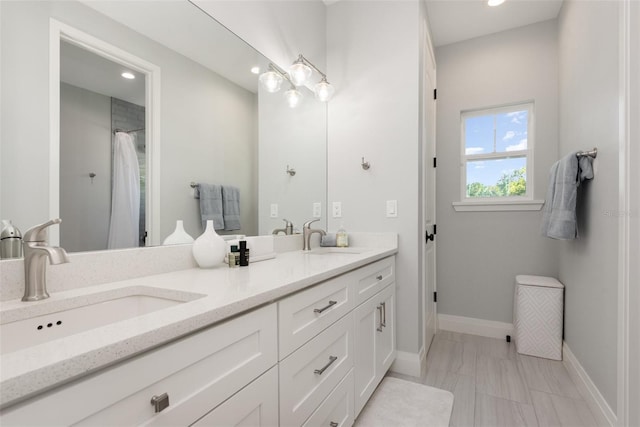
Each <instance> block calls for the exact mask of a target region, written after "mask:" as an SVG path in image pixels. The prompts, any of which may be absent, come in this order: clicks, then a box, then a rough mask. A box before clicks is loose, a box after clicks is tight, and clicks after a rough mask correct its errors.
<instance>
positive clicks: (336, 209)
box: [331, 202, 342, 218]
mask: <svg viewBox="0 0 640 427" xmlns="http://www.w3.org/2000/svg"><path fill="white" fill-rule="evenodd" d="M331 212H332V213H333V217H334V218H342V202H333V209H331Z"/></svg>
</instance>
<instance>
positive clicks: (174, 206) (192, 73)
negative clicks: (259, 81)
mask: <svg viewBox="0 0 640 427" xmlns="http://www.w3.org/2000/svg"><path fill="white" fill-rule="evenodd" d="M0 7H2V14H1V19H2V23H1V24H2V25H1V30H2V37H1V42H2V46H1V47H2V64H1V66H2V70H1V71H2V73H1V77H2V116H3V117H2V124H3V126H2V129H1V130H0V132H1V137H2V157H1V161H2V165H1V166H2V168H1V169H2V174H3V176H11V177H12V179H11V180H8V179H3V180H2V184H1V185H2V192H1V196H2V203H1V207H2V211H1V216H2V217H3V218H8V219H13V220H14V224H15V225H16V226H17V227H18V228H20V229H21V230H25V229H26V228H28V227H30V226H32V225H34V224H37V223H39V222H44V221H46V220H47V219H48V214H49V209H48V201H49V193H48V173H49V125H48V124H49V108H48V105H49V103H48V99H49V88H48V81H49V80H48V79H49V77H48V75H49V62H48V57H49V53H48V52H49V19H50V17H53V18H55V19H57V20H60V21H62V22H64V23H67V24H69V25H71V26H74V27H76V28H78V29H79V30H81V31H84V32H86V33H89V34H91V35H93V36H95V37H97V38H100V39H102V40H104V41H106V42H108V43H110V44H113V45H115V46H117V47H119V48H121V49H123V50H126V51H128V52H130V53H132V54H134V55H136V56H138V57H140V58H143V59H145V60H147V61H149V62H151V63H154V64H156V65H158V66H159V67H160V68H161V73H162V75H161V92H162V93H161V118H162V119H161V137H162V142H161V148H160V151H161V166H160V167H161V170H162V182H161V191H162V193H161V207H160V209H161V238H162V239H164V237H166V236H167V235H168V234H170V233H171V232H172V231H173V229H174V228H175V221H176V220H177V219H183V220H184V221H185V229H186V230H187V232H189V233H190V234H191V235H193V236H194V237H196V236H197V235H199V234H200V233H201V228H200V225H199V223H200V221H199V214H198V201H197V200H195V199H194V198H193V191H192V189H191V188H190V187H189V183H190V182H191V181H196V182H207V183H219V184H230V185H235V186H237V187H240V189H241V214H242V218H241V220H242V224H243V229H242V230H241V231H240V232H241V233H245V234H256V233H257V224H258V219H257V215H256V213H257V198H258V197H257V188H256V185H255V184H256V182H257V130H256V127H257V125H256V116H257V107H256V105H257V101H256V98H255V96H254V94H252V93H251V92H249V91H247V90H245V89H242V88H240V87H239V86H237V85H235V84H233V83H231V82H230V81H228V80H226V79H224V78H222V77H220V76H219V75H217V74H215V73H213V72H211V71H209V70H208V69H206V68H204V67H202V66H200V65H198V64H196V63H195V62H193V61H191V60H188V59H186V58H185V57H183V56H181V55H179V54H177V53H175V52H173V51H171V50H169V49H167V48H165V47H164V46H162V45H159V44H158V43H155V42H153V41H151V40H150V39H147V38H146V37H142V36H140V35H139V34H138V33H135V32H133V31H132V30H130V29H129V28H127V27H124V26H122V25H120V24H117V23H116V22H114V21H112V20H109V19H107V18H105V17H104V16H102V15H100V14H98V13H96V12H95V11H93V10H92V9H89V8H87V7H86V6H83V5H81V4H79V3H76V2H65V1H61V2H53V1H52V2H1V3H0ZM230 113H231V114H230ZM16 183H25V185H27V184H28V185H29V187H28V190H25V188H24V187H20V186H19V185H17V184H16ZM63 220H64V218H63Z"/></svg>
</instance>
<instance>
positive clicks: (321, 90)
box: [313, 78, 335, 102]
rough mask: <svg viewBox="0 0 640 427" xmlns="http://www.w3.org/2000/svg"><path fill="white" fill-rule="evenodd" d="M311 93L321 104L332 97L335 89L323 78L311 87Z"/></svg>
mask: <svg viewBox="0 0 640 427" xmlns="http://www.w3.org/2000/svg"><path fill="white" fill-rule="evenodd" d="M313 92H314V93H315V95H316V99H318V100H319V101H322V102H327V101H329V100H330V99H331V97H332V96H333V93H334V92H335V89H334V88H333V86H331V83H329V82H328V81H327V79H326V78H323V79H322V80H321V81H320V83H316V85H315V86H314V87H313Z"/></svg>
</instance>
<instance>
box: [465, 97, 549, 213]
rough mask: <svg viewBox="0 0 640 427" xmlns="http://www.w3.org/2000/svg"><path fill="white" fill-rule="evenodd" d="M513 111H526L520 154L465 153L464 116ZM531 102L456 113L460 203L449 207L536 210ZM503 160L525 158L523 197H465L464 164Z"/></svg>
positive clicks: (479, 209)
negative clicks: (496, 159) (525, 185)
mask: <svg viewBox="0 0 640 427" xmlns="http://www.w3.org/2000/svg"><path fill="white" fill-rule="evenodd" d="M514 109H523V110H527V113H528V119H527V121H528V123H527V149H526V150H520V151H509V152H505V153H502V152H500V153H484V154H469V155H467V154H466V153H465V151H466V147H465V126H464V119H465V118H467V117H474V116H483V115H488V114H499V113H502V112H510V111H513V110H514ZM534 123H535V103H534V101H533V100H528V101H523V102H518V103H513V104H508V105H502V106H499V107H489V108H481V109H476V110H466V111H461V112H460V202H454V203H453V208H454V209H455V210H456V211H461V212H471V211H481V212H487V211H518V210H526V211H531V210H540V209H541V208H542V205H543V204H544V200H534V199H533V195H534V188H533V183H534V179H533V171H534V158H533V153H534V145H535V134H534V130H535V126H534ZM505 157H526V159H527V163H526V167H527V191H526V193H525V195H523V196H506V197H483V198H477V197H467V161H469V160H478V159H491V158H505Z"/></svg>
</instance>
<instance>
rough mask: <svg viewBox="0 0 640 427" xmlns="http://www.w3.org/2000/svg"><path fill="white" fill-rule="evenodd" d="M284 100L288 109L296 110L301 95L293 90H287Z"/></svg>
mask: <svg viewBox="0 0 640 427" xmlns="http://www.w3.org/2000/svg"><path fill="white" fill-rule="evenodd" d="M284 98H285V99H286V100H287V104H289V107H291V108H296V106H297V105H298V104H300V101H302V94H301V93H300V92H299V91H297V90H295V89H294V88H291V89H289V90H288V91H286V92H285V93H284Z"/></svg>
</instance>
